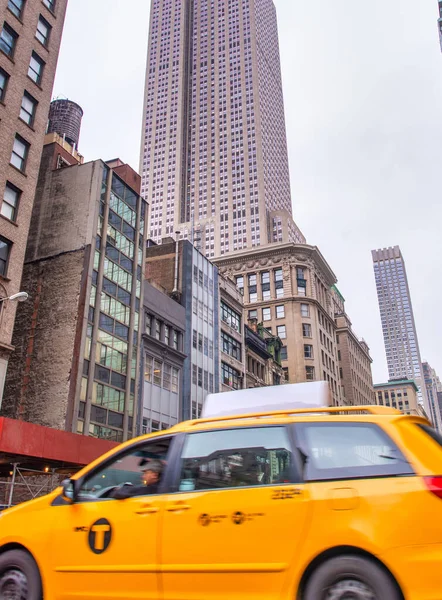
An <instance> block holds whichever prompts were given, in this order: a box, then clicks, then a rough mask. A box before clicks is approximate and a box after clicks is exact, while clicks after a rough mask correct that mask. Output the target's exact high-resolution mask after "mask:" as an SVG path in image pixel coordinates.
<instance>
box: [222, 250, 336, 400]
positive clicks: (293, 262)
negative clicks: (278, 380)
mask: <svg viewBox="0 0 442 600" xmlns="http://www.w3.org/2000/svg"><path fill="white" fill-rule="evenodd" d="M214 262H215V264H216V265H217V266H218V267H219V270H220V273H221V274H223V275H225V276H226V277H229V278H230V279H232V280H233V281H235V282H236V285H237V287H238V288H239V289H240V290H241V292H242V294H243V296H244V307H245V310H246V319H252V320H253V319H256V320H257V321H258V323H260V324H262V325H263V326H264V327H265V328H266V329H269V330H270V331H271V332H272V333H273V334H274V335H275V336H278V337H279V338H280V339H281V340H282V342H283V344H284V346H283V348H282V352H281V359H282V365H283V368H284V370H285V374H286V379H287V381H289V382H290V383H296V382H304V381H321V380H325V381H328V382H329V383H330V388H331V391H332V395H333V402H334V403H335V404H336V405H340V404H342V396H341V386H340V379H339V368H338V354H337V340H336V323H335V320H334V308H333V300H332V292H331V288H332V286H333V285H335V283H336V276H335V274H334V273H333V271H332V270H331V268H330V266H329V265H328V263H327V262H326V261H325V259H324V257H323V256H322V254H321V253H320V251H319V250H318V248H317V247H316V246H308V245H305V244H278V245H276V244H269V245H267V246H262V247H260V248H255V249H254V250H248V251H246V250H244V251H238V252H235V253H234V254H231V255H229V256H226V257H223V258H218V259H216V260H215V261H214Z"/></svg>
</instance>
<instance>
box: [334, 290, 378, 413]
mask: <svg viewBox="0 0 442 600" xmlns="http://www.w3.org/2000/svg"><path fill="white" fill-rule="evenodd" d="M332 297H333V306H334V312H335V322H336V343H337V349H338V362H339V378H340V385H341V391H342V399H343V401H344V404H347V405H349V406H354V405H361V404H366V405H367V404H373V403H374V390H373V375H372V372H371V365H372V362H373V360H372V358H371V356H370V348H369V347H368V345H367V343H366V342H365V341H364V340H360V339H359V338H358V336H357V335H356V334H355V332H354V331H353V328H352V323H351V321H350V318H349V316H348V315H347V314H346V312H345V299H344V298H343V296H342V295H341V293H340V292H339V290H338V289H337V288H336V287H333V289H332Z"/></svg>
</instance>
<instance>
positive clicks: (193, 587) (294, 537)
mask: <svg viewBox="0 0 442 600" xmlns="http://www.w3.org/2000/svg"><path fill="white" fill-rule="evenodd" d="M297 482H299V476H298V470H297V468H296V464H295V460H294V454H293V452H292V449H291V442H290V435H289V432H288V430H287V429H286V428H285V427H279V426H276V427H257V428H236V429H230V430H218V431H210V432H201V433H193V434H189V435H187V436H186V438H185V440H184V445H183V450H182V453H181V460H179V461H177V489H178V492H177V493H174V494H170V495H169V496H168V497H167V498H166V505H165V512H164V518H163V526H162V530H163V531H162V536H161V570H162V585H163V591H164V598H165V599H166V600H172V599H173V600H178V599H180V600H184V599H186V600H208V599H209V598H210V599H212V598H213V599H219V600H221V599H222V600H225V599H226V598H230V599H231V600H233V599H235V598H238V599H239V598H241V600H248V599H250V600H252V598H253V600H256V599H257V598H263V599H264V598H265V599H266V600H269V599H271V598H275V599H276V598H281V595H282V594H283V593H284V590H287V589H288V586H289V581H290V577H289V570H290V566H292V565H293V561H294V558H295V556H296V555H297V553H298V552H299V550H300V547H301V545H302V543H303V540H304V538H305V535H306V532H307V529H308V515H309V501H308V498H307V497H306V495H305V491H304V486H303V485H302V484H299V483H297Z"/></svg>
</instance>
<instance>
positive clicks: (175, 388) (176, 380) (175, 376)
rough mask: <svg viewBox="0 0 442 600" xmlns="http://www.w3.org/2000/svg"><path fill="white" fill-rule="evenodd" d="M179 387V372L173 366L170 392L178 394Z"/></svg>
mask: <svg viewBox="0 0 442 600" xmlns="http://www.w3.org/2000/svg"><path fill="white" fill-rule="evenodd" d="M179 387H180V372H179V370H178V369H176V368H175V367H172V393H173V394H178V392H179Z"/></svg>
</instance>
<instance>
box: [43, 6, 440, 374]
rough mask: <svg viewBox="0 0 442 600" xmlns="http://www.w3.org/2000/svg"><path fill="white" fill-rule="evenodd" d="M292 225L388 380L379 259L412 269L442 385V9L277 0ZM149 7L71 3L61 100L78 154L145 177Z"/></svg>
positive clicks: (421, 328)
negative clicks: (397, 252) (395, 255)
mask: <svg viewBox="0 0 442 600" xmlns="http://www.w3.org/2000/svg"><path fill="white" fill-rule="evenodd" d="M275 4H276V6H277V11H278V18H279V26H280V44H281V59H282V70H283V79H284V91H285V105H286V115H287V131H288V145H289V156H290V167H291V180H292V197H293V209H294V217H295V220H296V222H297V223H298V225H299V226H300V227H301V229H302V230H303V232H304V233H305V235H306V236H307V240H308V242H309V243H310V244H316V245H318V246H319V248H320V250H321V252H322V253H323V254H324V256H325V258H326V259H327V260H328V262H329V263H330V265H331V267H332V269H333V270H334V271H335V273H336V275H337V277H338V279H339V288H340V290H341V292H342V294H343V295H344V296H345V298H346V300H347V312H348V314H349V315H350V318H351V319H352V321H353V325H354V329H355V331H356V333H357V334H358V335H359V336H361V337H364V338H365V339H366V341H367V342H368V344H369V346H370V348H371V352H372V356H373V358H374V365H373V375H374V379H375V382H380V381H384V380H386V379H387V369H386V362H385V354H384V346H383V339H382V330H381V323H380V317H379V310H378V306H377V298H376V289H375V284H374V276H373V269H372V263H371V252H370V251H371V250H372V249H373V248H378V247H385V246H391V245H395V244H399V245H400V246H401V249H402V252H403V254H404V257H405V261H406V266H407V272H408V278H409V283H410V288H411V294H412V299H413V307H414V313H415V318H416V324H417V330H418V337H419V344H420V350H421V354H422V359H427V360H428V361H429V362H430V363H431V365H432V366H433V367H434V368H435V369H436V370H438V371H439V372H440V374H441V375H442V350H441V346H440V343H439V340H440V339H442V321H441V319H440V318H439V317H440V312H441V311H440V305H441V299H442V277H441V274H442V273H441V271H442V269H441V259H442V236H441V234H440V231H441V222H442V207H441V202H440V196H441V191H440V190H441V187H442V186H441V184H440V182H439V179H440V178H441V169H440V166H439V159H438V156H439V151H440V150H441V147H442V118H441V115H442V55H441V53H440V48H439V41H438V32H437V16H438V9H437V0H370V2H367V0H333V2H330V1H329V0H316V1H312V0H307V1H306V0H275ZM149 10H150V2H149V1H148V0H93V1H91V0H70V2H69V8H68V14H67V19H66V25H65V33H64V39H63V44H62V50H61V55H60V61H59V67H58V74H57V79H56V83H55V87H54V97H56V96H64V97H66V96H67V97H69V98H70V99H71V100H74V101H76V102H78V103H79V104H80V105H81V106H82V107H83V109H84V111H85V117H84V120H83V128H82V136H81V140H80V151H81V152H82V153H83V154H84V155H85V157H86V160H93V159H96V158H103V159H105V160H106V159H109V158H115V157H117V156H118V157H120V158H121V159H122V160H124V161H126V162H128V163H129V164H131V165H132V166H133V167H134V168H135V169H138V156H139V145H140V136H141V123H142V104H143V93H144V69H145V63H146V53H147V35H148V25H149Z"/></svg>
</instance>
